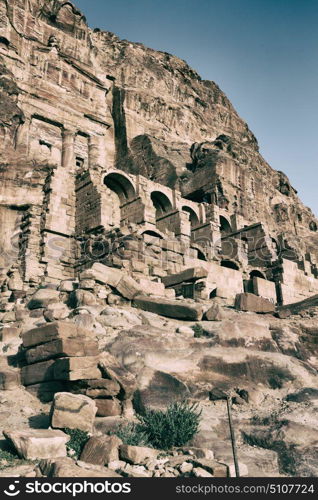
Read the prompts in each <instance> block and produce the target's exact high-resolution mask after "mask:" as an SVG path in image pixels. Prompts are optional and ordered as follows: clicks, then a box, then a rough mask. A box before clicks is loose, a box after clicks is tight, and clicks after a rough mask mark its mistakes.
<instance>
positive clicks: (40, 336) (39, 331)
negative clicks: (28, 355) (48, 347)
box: [22, 321, 88, 347]
mask: <svg viewBox="0 0 318 500" xmlns="http://www.w3.org/2000/svg"><path fill="white" fill-rule="evenodd" d="M87 335H88V332H87V330H85V329H84V328H81V327H79V326H77V325H76V324H74V323H71V322H70V321H57V322H55V323H49V324H47V325H43V326H40V327H38V328H34V329H32V330H29V331H28V332H26V333H24V334H23V335H22V340H23V346H24V347H32V346H36V345H39V344H44V343H46V342H51V341H53V340H57V339H72V338H83V337H86V336H87Z"/></svg>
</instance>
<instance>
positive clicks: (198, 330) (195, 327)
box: [191, 323, 205, 339]
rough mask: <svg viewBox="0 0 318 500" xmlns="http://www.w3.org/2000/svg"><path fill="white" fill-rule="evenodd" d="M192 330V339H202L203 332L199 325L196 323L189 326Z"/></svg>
mask: <svg viewBox="0 0 318 500" xmlns="http://www.w3.org/2000/svg"><path fill="white" fill-rule="evenodd" d="M191 328H192V330H193V331H194V337H195V338H196V339H199V338H201V337H204V336H205V335H204V330H203V328H202V326H201V325H199V324H198V323H196V324H195V325H193V326H191Z"/></svg>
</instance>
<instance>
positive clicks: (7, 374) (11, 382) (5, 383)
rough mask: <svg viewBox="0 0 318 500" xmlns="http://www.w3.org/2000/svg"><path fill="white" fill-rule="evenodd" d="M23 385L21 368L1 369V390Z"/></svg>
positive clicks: (9, 389)
mask: <svg viewBox="0 0 318 500" xmlns="http://www.w3.org/2000/svg"><path fill="white" fill-rule="evenodd" d="M20 385H21V376H20V370H12V369H10V368H5V369H0V390H2V391H12V390H14V389H16V388H17V387H20Z"/></svg>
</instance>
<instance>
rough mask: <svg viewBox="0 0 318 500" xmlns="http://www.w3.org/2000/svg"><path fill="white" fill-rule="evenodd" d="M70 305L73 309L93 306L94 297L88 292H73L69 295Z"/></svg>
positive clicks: (94, 303) (94, 302)
mask: <svg viewBox="0 0 318 500" xmlns="http://www.w3.org/2000/svg"><path fill="white" fill-rule="evenodd" d="M70 304H71V305H72V306H73V307H85V306H95V305H96V297H95V295H94V294H93V293H92V292H89V291H88V290H75V291H74V292H72V293H71V295H70Z"/></svg>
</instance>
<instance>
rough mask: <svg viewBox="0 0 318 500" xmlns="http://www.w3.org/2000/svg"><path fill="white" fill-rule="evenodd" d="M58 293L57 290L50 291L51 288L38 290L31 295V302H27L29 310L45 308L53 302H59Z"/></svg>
mask: <svg viewBox="0 0 318 500" xmlns="http://www.w3.org/2000/svg"><path fill="white" fill-rule="evenodd" d="M59 296H60V292H59V291H58V290H52V289H51V288H39V290H37V291H36V292H35V294H33V295H32V297H31V300H30V301H29V302H28V308H29V309H39V308H41V307H46V306H48V305H49V304H52V303H53V302H59Z"/></svg>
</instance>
